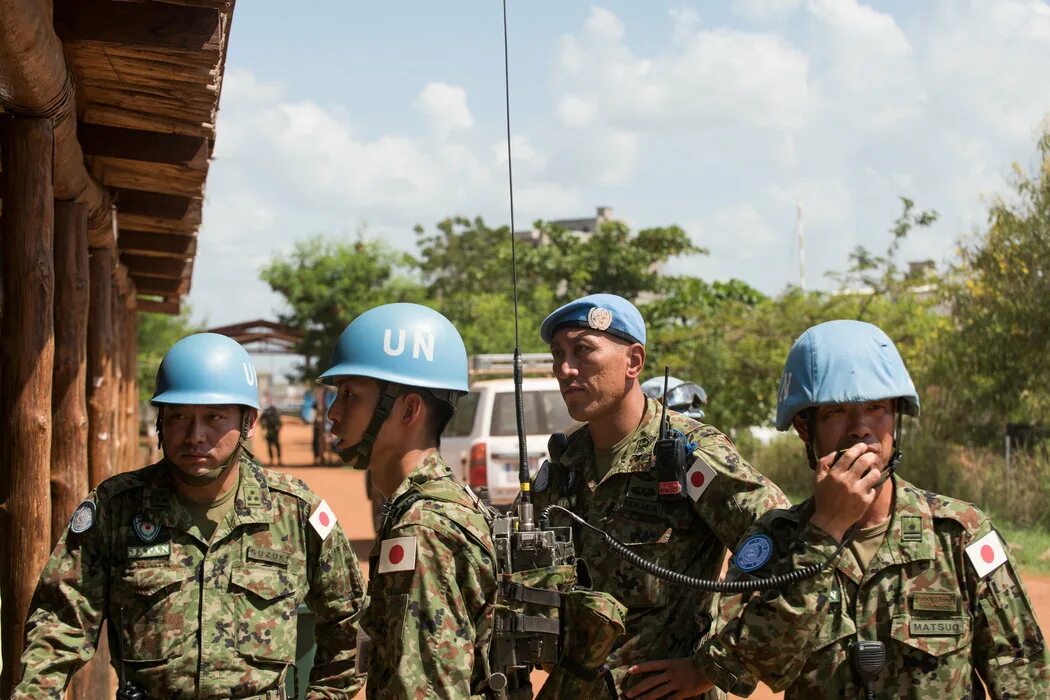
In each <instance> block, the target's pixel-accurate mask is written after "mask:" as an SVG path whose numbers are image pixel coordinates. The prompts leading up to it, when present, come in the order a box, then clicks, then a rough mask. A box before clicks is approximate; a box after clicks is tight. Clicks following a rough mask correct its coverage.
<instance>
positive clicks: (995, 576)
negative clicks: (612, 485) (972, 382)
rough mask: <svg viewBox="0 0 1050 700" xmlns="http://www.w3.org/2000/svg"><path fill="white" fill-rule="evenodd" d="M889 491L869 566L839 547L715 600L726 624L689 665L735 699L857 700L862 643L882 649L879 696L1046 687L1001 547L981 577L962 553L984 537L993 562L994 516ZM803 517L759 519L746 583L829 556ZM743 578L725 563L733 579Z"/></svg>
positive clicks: (1043, 653)
mask: <svg viewBox="0 0 1050 700" xmlns="http://www.w3.org/2000/svg"><path fill="white" fill-rule="evenodd" d="M894 486H895V501H894V511H893V514H892V516H891V518H892V520H891V522H890V526H889V530H888V531H887V532H886V539H885V540H884V541H883V542H882V545H881V546H880V548H879V549H878V551H877V552H876V553H875V556H874V558H873V559H872V560H871V562H870V563H869V565H868V568H867V569H866V570H864V571H862V570H861V568H860V566H859V564H858V563H857V560H856V558H855V557H854V555H853V553H852V551H851V550H850V549H849V548H845V549H844V550H843V552H842V553H841V554H840V556H839V557H838V558H837V559H836V560H835V563H834V565H833V566H830V567H828V569H826V570H825V571H824V572H823V573H822V574H821V575H820V576H818V577H816V578H814V579H810V580H808V581H804V582H802V583H799V584H795V585H794V586H791V587H789V588H787V589H786V590H783V591H770V592H767V593H766V594H752V595H746V596H734V597H726V598H724V599H723V601H724V606H723V615H724V616H725V622H726V624H725V626H724V628H723V629H722V630H721V632H720V634H719V635H718V636H717V637H716V638H712V639H710V640H708V641H707V642H705V643H704V646H703V648H702V649H701V655H700V657H699V658H700V659H701V662H700V664H701V667H702V669H703V670H704V671H705V672H706V673H707V674H708V677H710V678H711V679H712V680H713V681H715V683H716V684H718V685H719V686H720V687H723V688H727V689H729V690H731V691H736V692H744V691H746V690H747V689H749V688H750V687H753V685H754V683H755V681H756V680H761V681H764V682H765V683H767V684H768V685H769V686H770V687H772V688H773V689H774V690H785V689H786V690H787V697H788V698H816V697H826V698H858V697H864V688H863V685H862V683H861V680H860V678H859V676H857V675H855V673H854V671H853V668H852V666H851V663H850V658H849V645H850V643H851V642H853V641H855V640H857V639H861V640H869V641H881V642H883V643H884V644H885V646H886V665H885V667H884V669H883V671H882V673H881V674H880V675H879V677H878V678H877V680H876V681H875V682H874V685H873V687H872V689H873V690H874V692H875V696H876V697H880V698H884V697H894V698H896V697H900V698H933V697H937V698H981V697H984V690H983V689H982V687H981V681H983V682H984V684H985V685H986V686H987V688H988V691H989V692H990V693H991V695H992V697H996V698H1034V697H1046V696H1047V694H1048V693H1050V664H1048V662H1050V657H1048V656H1047V650H1046V647H1045V644H1044V641H1043V635H1042V633H1041V632H1040V630H1039V625H1038V623H1037V622H1036V618H1035V615H1034V613H1033V611H1032V606H1031V603H1030V602H1029V599H1028V595H1027V593H1026V592H1025V589H1024V586H1023V585H1022V583H1021V579H1020V577H1019V576H1018V575H1017V573H1016V572H1015V570H1014V568H1013V566H1011V564H1010V561H1009V558H1008V554H1007V553H1006V551H1005V547H1001V551H1002V558H1003V559H1004V560H1005V561H1004V562H1003V563H1002V564H1001V565H1000V566H998V567H997V568H995V569H994V570H992V571H990V572H987V573H986V575H985V576H983V577H982V576H980V575H979V572H978V571H976V570H975V565H974V562H973V560H972V559H971V556H970V555H969V554H968V553H967V552H966V550H965V548H966V547H967V546H968V545H970V544H973V543H976V542H978V540H981V539H982V538H984V537H986V536H990V538H991V539H990V540H986V541H991V542H992V545H991V546H989V547H988V548H987V549H985V550H984V553H985V555H987V556H991V555H992V554H993V550H992V546H995V542H996V541H998V540H997V539H996V538H997V537H998V536H997V534H995V533H994V528H993V526H992V523H991V521H989V520H988V518H987V517H985V516H984V514H983V513H981V511H979V510H978V509H977V508H976V507H975V506H973V505H971V504H969V503H964V502H961V501H957V500H955V499H952V498H947V497H945V496H940V495H937V494H935V493H931V492H929V491H923V490H920V489H918V488H916V487H915V486H913V485H911V484H909V483H908V482H907V481H905V480H903V479H900V478H898V477H896V476H895V477H894ZM812 512H813V503H812V499H809V500H807V501H805V502H804V503H802V504H800V505H799V506H796V507H794V508H791V509H790V510H777V511H773V512H770V513H767V514H766V515H765V516H763V517H762V519H761V520H760V521H759V522H758V523H757V524H756V526H755V528H754V529H753V531H752V532H751V533H749V534H748V536H747V537H746V538H745V540H744V542H748V541H750V540H751V539H752V538H753V537H758V538H759V540H760V539H761V537H762V536H765V537H767V538H768V539H767V540H766V542H767V543H769V544H770V545H771V548H769V549H766V550H765V552H761V553H760V554H759V555H756V556H757V558H755V557H752V559H754V561H751V562H749V563H750V564H751V565H752V566H758V568H755V569H754V570H752V571H751V572H750V575H751V576H769V575H772V574H779V573H784V572H786V571H790V570H791V569H794V568H797V567H802V566H806V565H808V564H811V563H814V562H822V561H824V560H826V559H827V558H828V557H829V556H832V555H833V554H834V553H835V551H836V549H837V548H838V543H837V542H836V541H835V540H834V539H833V538H831V537H830V536H829V535H827V534H825V533H824V532H823V531H821V530H820V529H819V528H816V527H814V526H812V525H810V524H809V518H810V517H811V515H812ZM759 540H756V542H757V541H759ZM741 547H744V543H743V542H742V543H741ZM979 547H982V545H979ZM761 549H762V547H759V548H758V549H756V551H758V550H761ZM738 551H741V550H738ZM766 552H768V554H767V553H766ZM766 556H768V560H767V561H766V563H765V564H762V558H764V557H766ZM977 556H980V555H979V554H978V555H977ZM748 568H751V567H750V566H749V567H748ZM746 575H747V574H744V573H743V572H742V571H741V570H740V568H739V567H738V562H736V561H735V560H734V561H733V562H732V566H731V568H730V572H729V577H730V578H734V579H738V578H742V577H744V576H746ZM977 676H980V679H981V680H977Z"/></svg>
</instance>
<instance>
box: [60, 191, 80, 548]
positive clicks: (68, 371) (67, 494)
mask: <svg viewBox="0 0 1050 700" xmlns="http://www.w3.org/2000/svg"><path fill="white" fill-rule="evenodd" d="M88 292H89V283H88V246H87V206H86V205H84V204H82V203H79V202H68V201H67V202H55V311H54V316H55V372H54V377H55V379H54V388H53V391H52V401H51V405H52V417H53V425H54V429H53V430H52V435H51V546H52V547H54V545H55V544H56V543H57V542H58V539H59V537H61V535H62V533H63V532H64V531H65V527H66V523H68V522H69V518H70V516H71V515H72V514H73V510H74V509H75V508H76V507H77V504H78V503H80V501H81V500H82V499H83V498H84V496H86V495H87V492H88V451H87V432H88V420H87V315H88Z"/></svg>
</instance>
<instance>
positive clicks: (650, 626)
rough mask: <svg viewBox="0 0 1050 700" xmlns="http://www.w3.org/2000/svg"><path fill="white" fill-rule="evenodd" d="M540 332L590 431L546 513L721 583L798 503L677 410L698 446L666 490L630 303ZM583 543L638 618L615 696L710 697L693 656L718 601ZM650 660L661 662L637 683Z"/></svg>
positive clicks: (581, 437) (577, 440)
mask: <svg viewBox="0 0 1050 700" xmlns="http://www.w3.org/2000/svg"><path fill="white" fill-rule="evenodd" d="M540 333H541V335H542V337H543V340H544V341H545V342H548V343H550V346H551V352H552V353H553V356H554V374H555V376H556V377H557V378H558V381H559V384H560V388H561V392H562V395H563V397H564V400H565V404H566V406H567V407H568V409H569V414H570V415H571V416H572V417H573V418H574V419H576V420H578V421H581V422H585V423H586V425H584V426H583V427H582V428H580V429H579V430H577V431H576V432H574V433H573V434H572V435H570V436H569V438H568V445H567V447H566V448H565V450H564V452H563V453H562V454H561V455H560V456H558V455H553V454H552V461H551V463H550V464H549V466H548V467H546V468H542V469H541V470H540V471H539V472H538V473H537V475H536V476H535V477H534V479H533V481H532V484H531V490H532V492H533V502H534V503H535V504H536V505H535V507H536V511H537V512H539V511H540V510H541V509H542V508H543V507H545V506H546V505H548V504H559V505H562V506H564V507H567V508H569V509H570V510H572V511H573V512H575V513H576V514H578V515H580V516H581V517H583V518H584V519H586V520H587V521H588V522H590V523H593V524H594V525H597V526H598V527H601V528H603V529H604V530H606V531H607V532H609V533H610V534H611V535H613V536H614V537H616V538H617V539H619V540H620V541H622V542H624V543H625V544H628V545H629V546H630V548H631V549H632V550H634V551H635V552H637V553H638V554H640V555H642V556H644V557H646V558H647V559H650V560H652V561H655V562H658V563H659V564H661V565H662V566H664V567H667V568H670V569H673V570H675V571H679V572H682V573H685V574H688V575H691V576H699V577H707V578H716V577H717V576H718V574H719V571H720V570H721V566H722V561H723V559H724V557H725V553H726V548H727V547H730V546H733V545H735V544H736V543H737V542H739V541H740V537H741V536H742V535H743V534H744V533H745V532H747V530H748V529H749V528H750V527H751V526H752V524H753V523H754V522H755V520H756V518H758V516H759V515H760V514H762V513H763V512H765V511H767V510H769V509H770V508H780V507H786V506H787V505H788V502H787V500H786V499H785V498H784V495H783V494H782V493H781V492H780V490H779V489H778V488H777V487H776V486H775V485H774V484H772V483H771V482H770V481H769V480H768V479H766V478H765V477H763V476H762V475H761V474H759V473H758V472H757V471H756V470H755V469H754V468H753V467H752V466H751V465H750V464H748V463H747V462H746V461H745V460H744V459H743V458H742V457H741V456H740V454H739V453H738V452H737V450H736V448H735V447H734V445H733V443H732V442H731V441H730V440H729V439H728V438H727V437H726V436H725V435H723V434H722V433H720V432H719V431H717V430H716V429H714V428H712V427H711V426H709V425H704V424H702V423H700V422H698V421H696V420H693V419H692V418H688V417H686V416H684V415H681V414H679V413H676V412H674V411H668V417H669V419H670V426H671V428H673V429H674V430H676V431H678V432H680V433H681V434H682V435H683V436H684V438H685V440H686V442H687V444H688V457H687V460H686V462H685V464H684V465H683V469H684V470H685V475H684V476H685V486H686V488H685V490H684V492H683V491H682V489H681V486H678V487H677V490H676V487H675V484H671V483H667V484H661V483H660V479H659V477H658V476H657V472H656V470H655V463H654V457H653V447H654V445H655V442H656V440H657V439H658V438H659V437H660V408H661V407H660V404H659V403H657V402H656V401H653V400H651V399H647V398H646V397H645V396H644V395H643V393H642V390H641V388H640V382H639V375H640V374H641V372H642V369H643V366H644V363H645V323H644V321H643V320H642V318H641V315H640V314H639V313H638V310H637V309H636V308H635V307H634V305H632V304H631V303H630V302H628V301H627V300H626V299H623V298H621V297H618V296H615V295H611V294H596V295H591V296H587V297H583V298H581V299H578V300H576V301H574V302H572V303H570V304H568V305H566V306H564V307H562V308H560V309H558V310H557V311H555V312H554V313H552V314H551V315H550V316H548V317H547V319H546V320H545V321H544V322H543V325H542V327H541V331H540ZM676 483H678V482H676ZM661 491H663V492H664V495H663V497H661ZM554 517H555V522H557V520H556V519H557V516H554ZM574 537H575V538H576V552H577V554H578V555H579V556H580V557H581V558H583V559H584V560H585V561H586V562H587V564H588V565H589V570H590V574H591V577H592V579H593V585H594V588H595V589H596V590H601V591H605V592H607V593H610V594H612V595H613V596H614V597H615V598H617V599H618V600H619V601H620V602H621V603H623V604H624V605H625V606H626V607H627V609H628V612H627V619H626V637H624V638H623V639H622V640H621V643H620V644H618V645H617V647H616V648H615V649H614V651H613V653H612V654H611V656H610V657H609V659H608V666H609V668H610V670H611V673H612V679H613V682H614V684H615V686H616V688H617V692H618V693H621V694H622V693H624V692H625V691H626V690H627V689H629V688H632V687H634V686H636V685H637V683H638V681H639V680H645V681H647V682H649V683H650V684H652V686H653V687H655V688H656V689H657V690H656V691H655V692H659V693H661V695H656V696H655V697H661V696H662V694H673V693H684V694H683V695H681V697H690V696H692V695H695V694H698V693H700V692H702V691H704V690H706V689H708V688H710V683H703V682H702V681H703V679H702V677H699V678H697V677H696V674H695V669H696V666H695V662H694V660H693V659H692V658H691V657H692V654H693V650H694V647H695V645H696V644H697V643H698V642H699V640H700V638H701V637H702V636H703V635H704V634H705V633H706V631H707V628H708V627H709V625H710V622H711V612H712V611H713V606H714V600H713V597H712V596H710V595H704V594H700V593H696V592H694V591H690V590H685V589H681V588H676V587H674V586H673V585H672V584H670V583H668V582H666V581H664V580H662V579H658V578H656V577H654V576H651V575H649V574H646V573H645V572H643V571H642V570H640V569H638V568H636V567H634V566H632V565H631V564H629V563H627V562H626V561H624V560H622V559H621V558H620V557H618V556H616V555H615V554H614V553H612V552H610V551H608V550H607V548H606V547H605V546H604V545H603V544H602V542H601V541H600V539H598V538H597V537H596V536H595V535H594V534H593V533H591V532H589V531H587V530H586V529H582V528H575V529H574ZM644 661H651V662H652V663H651V664H650V665H648V666H644V667H641V669H642V670H641V672H638V673H634V674H632V673H629V669H631V668H632V667H634V666H635V665H637V664H639V663H641V662H644ZM590 692H591V694H590V697H595V698H601V697H609V696H610V691H609V689H608V688H607V686H606V684H605V683H595V684H593V685H592V689H591V691H590Z"/></svg>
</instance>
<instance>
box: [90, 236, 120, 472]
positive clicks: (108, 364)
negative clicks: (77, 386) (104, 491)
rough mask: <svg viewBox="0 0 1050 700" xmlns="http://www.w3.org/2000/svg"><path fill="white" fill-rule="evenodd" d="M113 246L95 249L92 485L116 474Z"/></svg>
mask: <svg viewBox="0 0 1050 700" xmlns="http://www.w3.org/2000/svg"><path fill="white" fill-rule="evenodd" d="M114 258H115V254H114V251H113V249H112V248H95V249H92V250H91V254H90V258H89V260H90V263H89V266H90V268H91V273H90V274H91V302H90V305H89V307H88V374H87V376H88V391H87V396H88V485H89V486H90V487H91V488H95V487H96V486H98V485H99V483H101V482H102V481H104V480H105V479H107V478H109V477H110V476H112V475H113V449H112V445H113V430H114V426H113V400H112V396H113V391H114V387H113V366H112V365H113V265H114Z"/></svg>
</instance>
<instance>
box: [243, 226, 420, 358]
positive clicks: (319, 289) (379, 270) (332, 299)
mask: <svg viewBox="0 0 1050 700" xmlns="http://www.w3.org/2000/svg"><path fill="white" fill-rule="evenodd" d="M411 264H412V259H411V258H410V257H409V256H408V255H406V254H404V253H399V252H396V251H394V250H392V249H391V248H389V247H388V246H386V245H384V244H383V243H381V242H379V241H358V242H346V241H330V240H325V239H324V238H322V237H320V236H316V237H313V238H309V239H307V240H304V241H300V242H298V243H296V244H295V247H294V248H293V250H292V252H291V254H290V255H286V256H285V255H282V256H278V257H275V258H274V259H273V260H271V261H270V264H269V265H267V266H266V267H265V268H264V269H263V270H262V272H261V273H260V276H261V277H262V279H263V281H265V282H267V283H268V284H269V285H270V287H271V288H272V289H273V290H274V291H275V292H277V293H279V294H280V295H281V296H283V297H284V300H285V303H286V304H287V305H288V307H289V311H288V312H287V313H283V314H280V316H279V320H280V322H281V323H284V324H287V325H289V326H291V327H293V328H296V329H298V330H300V331H302V332H303V334H304V335H303V340H302V342H301V343H300V345H299V348H298V349H299V352H300V353H302V355H303V356H304V358H305V362H304V364H303V365H302V366H301V367H300V368H299V370H300V372H301V374H302V376H304V377H309V376H312V375H313V374H316V369H317V367H318V366H319V364H320V363H323V362H326V361H327V360H328V358H329V357H331V354H332V349H333V348H334V347H335V342H336V340H337V339H338V337H339V334H340V333H342V331H343V328H345V327H346V325H347V324H348V323H349V322H350V321H352V320H353V319H354V318H355V317H356V316H357V315H358V314H360V313H361V312H363V311H367V310H368V309H370V308H372V307H373V306H378V305H379V304H387V303H391V302H396V301H413V302H423V301H425V293H424V290H423V288H422V287H421V286H420V285H419V284H418V283H417V282H415V281H413V280H412V279H411V277H409V271H410V266H411Z"/></svg>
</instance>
